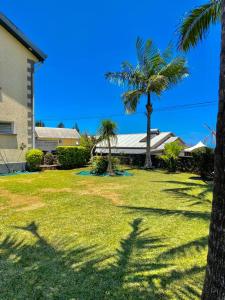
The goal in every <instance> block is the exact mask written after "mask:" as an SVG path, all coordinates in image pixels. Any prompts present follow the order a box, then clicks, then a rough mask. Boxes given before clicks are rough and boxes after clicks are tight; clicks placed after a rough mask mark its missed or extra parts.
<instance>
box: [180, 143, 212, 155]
mask: <svg viewBox="0 0 225 300" xmlns="http://www.w3.org/2000/svg"><path fill="white" fill-rule="evenodd" d="M202 148H207V146H206V145H205V144H203V143H202V142H199V143H197V144H196V145H194V146H192V147H189V148H185V149H184V150H183V152H182V153H183V156H191V153H192V152H193V151H195V150H197V149H202Z"/></svg>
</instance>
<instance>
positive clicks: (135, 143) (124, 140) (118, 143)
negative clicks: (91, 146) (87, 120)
mask: <svg viewBox="0 0 225 300" xmlns="http://www.w3.org/2000/svg"><path fill="white" fill-rule="evenodd" d="M171 136H172V133H171V132H161V133H159V134H158V135H153V136H152V138H151V147H152V148H155V147H157V146H158V145H159V144H161V143H163V142H164V141H165V139H167V138H169V137H171ZM145 138H146V133H138V134H136V133H135V134H118V135H117V139H116V140H112V141H111V145H112V147H116V148H144V149H145V148H146V142H142V140H143V139H145ZM102 147H103V148H105V147H107V142H106V141H102V142H100V143H98V144H97V148H102Z"/></svg>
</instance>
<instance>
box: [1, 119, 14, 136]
mask: <svg viewBox="0 0 225 300" xmlns="http://www.w3.org/2000/svg"><path fill="white" fill-rule="evenodd" d="M11 133H13V126H12V123H6V122H0V134H11Z"/></svg>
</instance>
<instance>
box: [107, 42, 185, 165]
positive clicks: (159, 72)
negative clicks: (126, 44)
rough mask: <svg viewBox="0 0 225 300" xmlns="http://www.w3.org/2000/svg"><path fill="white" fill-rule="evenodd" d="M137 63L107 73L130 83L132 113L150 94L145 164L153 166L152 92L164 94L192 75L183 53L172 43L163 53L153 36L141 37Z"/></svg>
mask: <svg viewBox="0 0 225 300" xmlns="http://www.w3.org/2000/svg"><path fill="white" fill-rule="evenodd" d="M136 51H137V60H138V63H137V65H136V66H133V65H132V64H131V63H129V62H124V63H122V68H121V71H120V72H109V73H106V78H107V79H109V80H110V81H111V82H114V83H117V84H119V85H121V84H123V85H125V86H126V88H127V91H126V92H125V93H124V94H123V95H122V99H123V102H124V106H125V109H126V111H127V112H128V113H132V112H135V111H136V109H137V105H138V103H139V102H140V99H141V97H142V96H145V97H146V98H147V103H146V116H147V140H146V144H147V147H146V160H145V168H146V169H150V168H152V161H151V149H150V140H151V114H152V111H153V107H152V95H154V94H155V95H157V96H161V95H162V93H163V92H164V91H165V90H167V89H168V88H170V87H171V86H174V85H175V84H177V83H178V82H180V81H181V80H182V79H183V78H184V77H185V76H187V75H188V69H187V67H186V60H185V59H184V58H183V57H175V58H172V53H171V47H168V49H167V50H166V51H165V52H164V53H163V54H161V53H160V51H159V49H157V48H156V47H155V46H154V45H153V43H152V41H151V40H147V41H146V42H145V43H144V42H143V41H142V40H141V39H140V38H137V42H136Z"/></svg>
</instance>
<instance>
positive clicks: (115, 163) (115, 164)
mask: <svg viewBox="0 0 225 300" xmlns="http://www.w3.org/2000/svg"><path fill="white" fill-rule="evenodd" d="M119 163H120V161H119V159H118V158H116V157H112V168H113V170H114V171H115V170H118V168H119ZM91 166H92V170H91V172H92V173H93V174H96V175H102V174H104V173H106V172H107V169H108V157H107V156H94V157H93V158H92V160H91Z"/></svg>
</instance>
